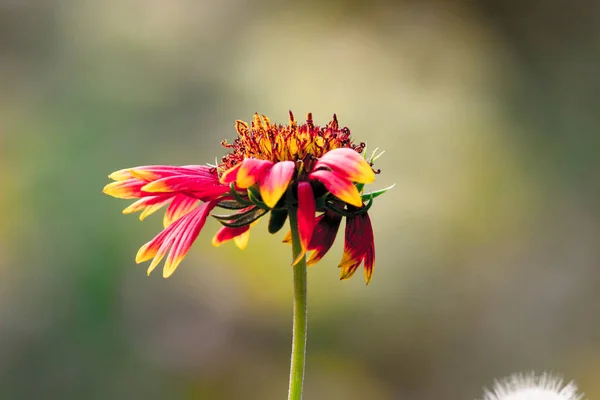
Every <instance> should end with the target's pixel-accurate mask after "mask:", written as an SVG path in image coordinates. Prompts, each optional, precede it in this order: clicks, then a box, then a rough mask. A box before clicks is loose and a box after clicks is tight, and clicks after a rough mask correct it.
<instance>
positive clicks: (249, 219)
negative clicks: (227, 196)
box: [219, 207, 268, 228]
mask: <svg viewBox="0 0 600 400" xmlns="http://www.w3.org/2000/svg"><path fill="white" fill-rule="evenodd" d="M267 212H268V210H263V209H262V208H258V207H257V208H255V209H253V210H252V212H250V213H247V214H245V215H244V216H242V217H240V218H238V219H237V220H235V221H233V222H227V221H221V220H219V222H220V223H221V225H223V226H227V227H229V228H240V227H242V226H246V225H250V224H251V223H253V222H254V221H256V220H257V219H259V218H260V217H262V216H263V215H265V214H266V213H267Z"/></svg>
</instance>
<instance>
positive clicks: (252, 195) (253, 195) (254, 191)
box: [248, 186, 270, 210]
mask: <svg viewBox="0 0 600 400" xmlns="http://www.w3.org/2000/svg"><path fill="white" fill-rule="evenodd" d="M248 199H249V200H250V201H251V202H252V204H254V205H255V206H257V207H260V208H262V209H264V210H270V208H269V207H268V206H267V205H266V204H265V203H263V202H262V199H261V197H260V191H259V190H258V188H257V187H256V186H251V187H249V188H248Z"/></svg>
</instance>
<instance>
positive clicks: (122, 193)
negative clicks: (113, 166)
mask: <svg viewBox="0 0 600 400" xmlns="http://www.w3.org/2000/svg"><path fill="white" fill-rule="evenodd" d="M144 185H146V182H144V181H141V180H139V179H135V178H130V179H126V180H122V181H116V182H112V183H109V184H108V185H106V186H104V189H102V191H103V192H104V193H105V194H107V195H109V196H112V197H116V198H118V199H138V198H140V197H143V196H144V194H143V193H142V187H143V186H144Z"/></svg>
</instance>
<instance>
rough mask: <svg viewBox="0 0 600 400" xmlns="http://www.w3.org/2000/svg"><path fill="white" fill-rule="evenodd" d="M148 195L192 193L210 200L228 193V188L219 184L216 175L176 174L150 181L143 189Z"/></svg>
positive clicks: (201, 173) (200, 173)
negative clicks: (157, 193)
mask: <svg viewBox="0 0 600 400" xmlns="http://www.w3.org/2000/svg"><path fill="white" fill-rule="evenodd" d="M143 190H144V191H146V192H150V193H156V192H161V193H165V192H166V193H168V192H181V191H185V192H194V194H195V197H198V198H200V199H202V198H206V200H212V199H213V198H215V197H218V196H220V195H222V194H224V193H227V192H228V191H229V186H227V185H223V184H221V183H220V182H219V178H218V176H217V174H216V172H215V173H214V174H208V173H205V172H198V173H187V174H178V175H173V176H168V177H165V178H161V179H159V180H156V181H152V182H150V183H148V184H147V185H145V186H144V187H143Z"/></svg>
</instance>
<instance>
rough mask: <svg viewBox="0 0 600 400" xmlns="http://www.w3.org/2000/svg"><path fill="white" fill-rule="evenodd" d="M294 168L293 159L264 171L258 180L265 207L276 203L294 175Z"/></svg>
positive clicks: (270, 206) (271, 206)
mask: <svg viewBox="0 0 600 400" xmlns="http://www.w3.org/2000/svg"><path fill="white" fill-rule="evenodd" d="M295 169H296V164H295V163H294V162H293V161H281V162H278V163H275V165H273V167H272V168H271V169H269V170H268V171H267V172H266V173H265V175H264V177H263V178H262V180H261V181H260V195H261V197H262V200H263V202H264V203H265V204H266V205H267V207H269V208H274V207H275V205H277V202H278V201H279V199H280V198H281V196H282V195H283V194H284V193H285V191H286V189H287V187H288V185H289V183H290V180H291V179H292V177H293V176H294V171H295ZM309 186H310V185H309Z"/></svg>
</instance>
